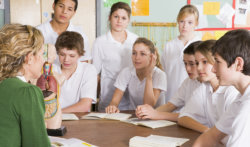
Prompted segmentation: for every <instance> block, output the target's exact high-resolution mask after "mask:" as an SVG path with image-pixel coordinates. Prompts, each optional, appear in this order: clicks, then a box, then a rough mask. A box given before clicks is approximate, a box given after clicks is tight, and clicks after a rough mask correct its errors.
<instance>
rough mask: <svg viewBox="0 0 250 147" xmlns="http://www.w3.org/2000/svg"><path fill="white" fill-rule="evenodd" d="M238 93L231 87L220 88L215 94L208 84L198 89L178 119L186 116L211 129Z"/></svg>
mask: <svg viewBox="0 0 250 147" xmlns="http://www.w3.org/2000/svg"><path fill="white" fill-rule="evenodd" d="M237 95H238V91H237V90H236V89H235V88H234V87H233V86H220V87H219V88H218V89H217V90H216V91H215V92H213V88H212V86H211V84H210V83H208V82H206V83H203V84H202V86H200V87H198V88H197V89H196V90H195V91H194V92H193V95H192V97H191V98H190V99H189V101H188V102H187V104H186V105H185V106H184V108H183V110H182V111H181V113H180V116H179V117H183V116H188V117H191V118H192V119H194V120H196V121H198V122H199V123H201V124H203V125H205V126H207V127H209V128H211V127H213V126H214V125H215V123H216V122H217V121H218V120H219V118H220V117H221V116H222V114H223V113H224V112H225V111H226V109H227V108H228V107H229V105H230V104H231V103H232V102H233V101H234V99H235V98H236V96H237Z"/></svg>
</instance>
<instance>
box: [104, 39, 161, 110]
mask: <svg viewBox="0 0 250 147" xmlns="http://www.w3.org/2000/svg"><path fill="white" fill-rule="evenodd" d="M132 61H133V64H134V67H133V68H132V67H127V68H124V69H123V70H122V71H121V73H120V74H119V75H118V78H117V80H116V82H115V87H116V90H115V92H114V95H113V99H112V101H111V103H110V104H109V106H108V107H107V108H106V112H107V113H118V112H119V111H120V110H119V108H118V105H119V103H120V101H121V99H122V96H123V94H124V91H125V90H126V89H128V92H129V101H130V109H131V110H135V109H136V107H137V106H138V105H141V104H149V105H151V106H153V107H154V106H156V105H157V103H158V104H163V103H164V91H166V75H165V73H164V72H163V71H161V69H160V68H161V64H160V62H159V54H158V52H157V49H156V48H155V47H154V44H153V43H152V42H151V41H150V40H148V39H146V38H138V39H137V40H136V42H135V43H134V46H133V53H132ZM158 67H159V68H158Z"/></svg>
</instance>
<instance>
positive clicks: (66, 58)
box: [58, 48, 80, 70]
mask: <svg viewBox="0 0 250 147" xmlns="http://www.w3.org/2000/svg"><path fill="white" fill-rule="evenodd" d="M58 56H59V61H60V63H61V66H62V69H67V70H75V68H76V67H77V62H78V59H79V58H80V56H79V54H78V52H77V50H68V49H67V48H62V49H60V50H59V53H58Z"/></svg>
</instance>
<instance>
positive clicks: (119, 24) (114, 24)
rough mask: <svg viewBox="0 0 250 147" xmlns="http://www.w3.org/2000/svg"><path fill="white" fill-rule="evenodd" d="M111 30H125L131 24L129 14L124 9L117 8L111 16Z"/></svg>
mask: <svg viewBox="0 0 250 147" xmlns="http://www.w3.org/2000/svg"><path fill="white" fill-rule="evenodd" d="M109 21H110V25H111V31H115V32H120V31H124V30H125V29H126V28H127V26H128V24H129V16H128V13H127V11H125V10H124V9H117V10H116V11H114V12H113V13H112V15H111V16H110V18H109Z"/></svg>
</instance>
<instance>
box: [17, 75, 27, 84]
mask: <svg viewBox="0 0 250 147" xmlns="http://www.w3.org/2000/svg"><path fill="white" fill-rule="evenodd" d="M16 77H17V78H18V79H20V80H21V81H23V82H26V83H27V81H26V79H25V78H24V76H16Z"/></svg>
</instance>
